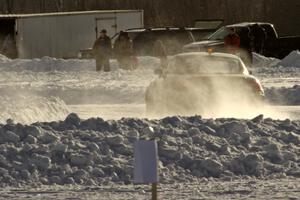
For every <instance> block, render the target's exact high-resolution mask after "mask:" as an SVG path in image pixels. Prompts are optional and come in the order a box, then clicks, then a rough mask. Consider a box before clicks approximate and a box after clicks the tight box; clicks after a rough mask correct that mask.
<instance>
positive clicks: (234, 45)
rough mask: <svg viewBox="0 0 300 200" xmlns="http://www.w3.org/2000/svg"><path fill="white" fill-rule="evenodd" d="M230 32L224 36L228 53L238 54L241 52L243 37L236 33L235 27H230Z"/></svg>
mask: <svg viewBox="0 0 300 200" xmlns="http://www.w3.org/2000/svg"><path fill="white" fill-rule="evenodd" d="M228 31H229V34H228V35H227V36H226V37H225V38H224V43H225V47H226V48H227V51H228V53H231V54H237V53H238V52H239V48H240V44H241V39H240V36H239V35H238V34H237V33H236V31H235V28H229V29H228Z"/></svg>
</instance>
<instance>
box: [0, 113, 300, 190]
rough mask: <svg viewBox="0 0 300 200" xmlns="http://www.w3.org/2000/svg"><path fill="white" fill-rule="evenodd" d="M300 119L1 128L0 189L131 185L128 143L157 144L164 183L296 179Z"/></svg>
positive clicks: (72, 119)
mask: <svg viewBox="0 0 300 200" xmlns="http://www.w3.org/2000/svg"><path fill="white" fill-rule="evenodd" d="M299 130H300V124H299V121H290V120H284V121H279V120H272V119H268V118H267V119H264V118H263V116H262V115H260V116H257V117H256V118H254V119H252V120H239V119H216V120H212V119H202V118H201V117H200V116H193V117H185V118H183V117H167V118H164V119H161V120H141V119H130V118H123V119H122V120H119V121H104V120H103V119H101V118H91V119H88V120H81V119H80V118H79V117H78V116H77V115H76V114H70V115H69V116H68V117H67V118H66V119H65V120H64V121H58V122H48V123H35V124H32V125H30V126H28V125H21V124H12V123H9V124H5V125H1V126H0V144H1V145H0V186H7V185H18V184H25V185H30V184H40V183H42V184H47V185H48V184H60V185H64V184H74V183H77V184H82V185H94V184H97V185H98V184H105V185H107V183H109V182H117V183H125V184H129V183H131V182H132V174H133V173H132V172H133V166H132V165H133V143H134V142H135V141H137V140H139V139H156V140H157V142H158V152H159V160H160V161H159V168H160V182H161V183H174V182H178V183H181V182H182V181H185V182H187V181H188V180H197V179H198V178H201V177H215V178H224V179H227V180H230V179H231V178H232V177H236V176H252V177H261V178H272V177H286V176H293V177H299V175H300V167H299V145H300V132H299Z"/></svg>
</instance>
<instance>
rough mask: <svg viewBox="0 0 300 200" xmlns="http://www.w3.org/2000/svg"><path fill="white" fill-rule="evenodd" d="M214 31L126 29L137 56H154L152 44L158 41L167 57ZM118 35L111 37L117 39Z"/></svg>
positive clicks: (183, 28) (197, 29)
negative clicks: (164, 49)
mask: <svg viewBox="0 0 300 200" xmlns="http://www.w3.org/2000/svg"><path fill="white" fill-rule="evenodd" d="M215 30H216V29H206V28H186V27H182V28H180V27H156V28H141V29H140V28H138V29H128V30H126V31H125V32H127V33H128V35H129V37H130V39H131V40H132V42H133V50H134V52H135V54H136V55H138V56H155V53H154V48H153V47H154V44H155V43H156V41H158V40H160V41H162V42H163V44H164V45H165V47H166V51H167V54H168V55H174V54H177V53H179V52H181V51H182V47H183V46H184V45H186V44H188V43H191V42H195V41H196V39H195V38H197V39H198V38H204V37H207V36H208V35H210V34H211V33H213V32H214V31H215ZM117 36H118V34H117V35H116V36H114V37H113V40H114V39H115V38H117Z"/></svg>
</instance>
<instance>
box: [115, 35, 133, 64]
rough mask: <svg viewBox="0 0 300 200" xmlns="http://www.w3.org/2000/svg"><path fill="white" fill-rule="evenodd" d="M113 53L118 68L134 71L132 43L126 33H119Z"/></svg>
mask: <svg viewBox="0 0 300 200" xmlns="http://www.w3.org/2000/svg"><path fill="white" fill-rule="evenodd" d="M114 53H115V56H116V58H117V60H118V63H119V66H120V68H122V69H126V70H132V69H134V67H133V48H132V41H131V39H130V37H129V35H128V33H127V32H123V31H121V32H120V34H119V37H118V38H117V39H116V41H115V43H114Z"/></svg>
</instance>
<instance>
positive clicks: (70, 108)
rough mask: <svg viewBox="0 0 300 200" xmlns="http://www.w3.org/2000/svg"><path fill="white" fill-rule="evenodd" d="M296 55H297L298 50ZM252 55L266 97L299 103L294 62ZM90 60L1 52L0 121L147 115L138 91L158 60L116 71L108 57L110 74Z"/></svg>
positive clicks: (294, 114) (288, 114)
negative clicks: (4, 55)
mask: <svg viewBox="0 0 300 200" xmlns="http://www.w3.org/2000/svg"><path fill="white" fill-rule="evenodd" d="M296 56H298V57H299V59H300V54H299V55H296ZM294 57H295V55H294V56H293V59H294ZM255 58H256V65H257V68H254V69H252V71H253V74H254V75H255V76H257V77H258V78H259V79H260V80H261V83H262V85H263V87H264V88H265V91H266V94H267V95H268V98H269V100H270V99H271V102H272V103H274V102H275V103H276V105H300V95H299V94H300V86H299V87H295V85H300V68H299V67H298V63H299V62H298V61H297V62H295V67H290V65H293V63H289V65H288V66H285V67H282V66H277V63H278V62H280V61H279V60H276V59H275V60H274V59H271V58H265V57H261V56H259V55H256V56H255ZM94 65H95V63H94V61H93V60H78V59H73V60H72V59H71V60H64V59H55V58H49V57H44V58H41V59H15V60H10V59H7V58H2V57H1V58H0V72H1V73H0V93H1V96H0V102H1V104H0V111H1V114H0V122H4V121H5V120H6V119H7V118H13V119H14V120H15V121H16V122H23V123H33V122H35V121H49V120H61V119H64V117H65V116H66V115H67V114H68V113H70V112H76V113H79V115H80V116H81V117H82V118H88V117H95V116H99V117H102V118H104V119H119V118H122V117H147V116H146V115H145V106H144V103H145V102H144V95H145V90H146V88H147V86H148V85H149V83H150V82H151V81H152V80H154V79H155V78H156V77H157V75H155V74H154V73H153V71H154V69H156V68H157V67H158V65H159V60H158V59H156V58H153V57H140V58H139V68H138V69H137V70H135V71H123V70H118V65H117V62H116V61H115V60H111V66H112V72H110V73H97V72H95V71H94ZM296 65H297V66H296ZM272 100H274V101H272ZM237 107H238V106H237ZM238 110H242V109H238ZM226 112H227V110H226ZM228 112H229V113H226V115H223V116H222V115H220V116H209V115H206V116H205V115H204V116H203V117H230V116H231V115H232V113H230V112H231V110H230V109H229V110H228ZM246 112H247V111H246ZM299 113H300V112H299V107H298V106H296V107H294V106H292V107H291V106H283V107H271V108H270V107H269V108H268V109H267V110H260V109H259V112H254V113H251V114H250V115H248V116H245V115H234V117H242V118H243V117H249V118H250V117H254V116H255V115H258V114H264V115H265V116H269V117H272V118H281V119H282V118H292V119H295V118H296V119H299V118H300V117H299V116H300V114H299ZM242 114H243V113H242Z"/></svg>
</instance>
